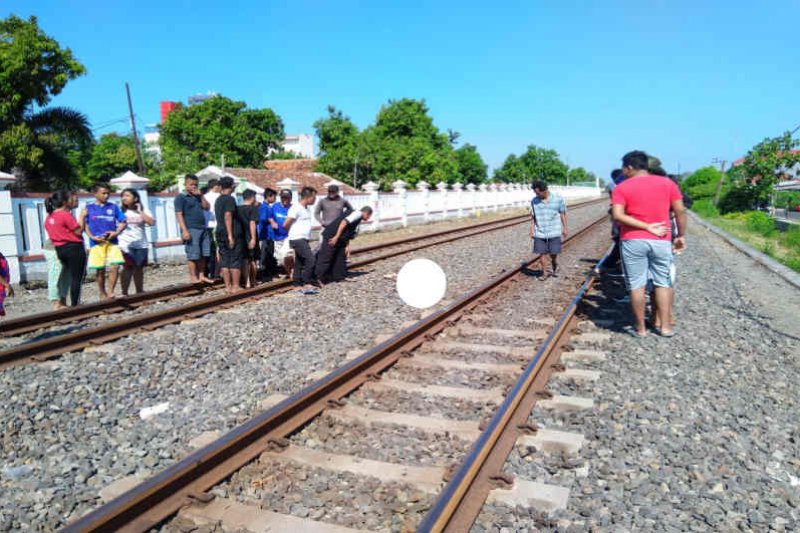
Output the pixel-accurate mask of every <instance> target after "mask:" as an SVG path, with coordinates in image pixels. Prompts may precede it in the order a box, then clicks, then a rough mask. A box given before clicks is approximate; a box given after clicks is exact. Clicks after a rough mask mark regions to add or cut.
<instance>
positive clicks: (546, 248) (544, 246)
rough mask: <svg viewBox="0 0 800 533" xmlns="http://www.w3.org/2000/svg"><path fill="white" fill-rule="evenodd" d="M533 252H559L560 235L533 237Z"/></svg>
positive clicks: (554, 253)
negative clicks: (546, 237) (545, 237)
mask: <svg viewBox="0 0 800 533" xmlns="http://www.w3.org/2000/svg"><path fill="white" fill-rule="evenodd" d="M533 253H535V254H550V255H556V254H560V253H561V237H550V238H549V239H543V238H541V237H534V238H533Z"/></svg>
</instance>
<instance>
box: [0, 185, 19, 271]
mask: <svg viewBox="0 0 800 533" xmlns="http://www.w3.org/2000/svg"><path fill="white" fill-rule="evenodd" d="M15 181H16V178H15V177H14V176H13V175H12V174H6V173H5V172H0V251H1V252H3V255H4V256H6V261H8V270H9V274H10V275H11V283H19V279H20V276H19V248H17V235H16V232H15V231H14V209H13V207H12V206H11V191H8V190H6V186H7V185H13V184H14V182H15Z"/></svg>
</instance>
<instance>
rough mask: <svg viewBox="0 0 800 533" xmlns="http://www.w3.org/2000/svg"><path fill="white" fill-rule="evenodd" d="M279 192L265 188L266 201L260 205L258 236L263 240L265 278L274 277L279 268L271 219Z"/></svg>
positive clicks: (262, 261)
mask: <svg viewBox="0 0 800 533" xmlns="http://www.w3.org/2000/svg"><path fill="white" fill-rule="evenodd" d="M276 196H277V193H276V192H275V191H274V190H272V189H266V190H264V201H263V202H261V205H259V206H258V238H259V240H260V241H261V257H260V259H261V271H262V273H263V274H262V276H263V279H265V280H269V279H272V276H274V275H275V272H276V271H277V270H278V263H277V262H276V261H275V241H274V240H272V239H273V237H272V232H271V231H270V230H271V229H272V226H271V225H270V221H269V219H270V218H272V206H273V205H274V204H275V197H276Z"/></svg>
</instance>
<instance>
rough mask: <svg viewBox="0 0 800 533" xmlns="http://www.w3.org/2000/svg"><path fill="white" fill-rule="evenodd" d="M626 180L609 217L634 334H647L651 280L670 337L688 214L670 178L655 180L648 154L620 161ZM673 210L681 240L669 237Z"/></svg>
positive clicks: (614, 197) (614, 195)
mask: <svg viewBox="0 0 800 533" xmlns="http://www.w3.org/2000/svg"><path fill="white" fill-rule="evenodd" d="M622 172H623V174H624V175H625V181H623V182H622V183H621V184H619V185H618V186H617V187H616V188H615V189H614V191H613V192H612V193H611V204H612V205H611V216H612V217H613V218H614V220H615V221H616V222H617V223H619V225H620V244H621V251H622V261H623V263H624V265H625V282H626V285H627V287H628V290H629V291H630V296H631V307H632V308H633V314H634V317H635V319H636V324H635V328H634V329H632V330H631V334H632V335H634V336H636V337H644V336H646V335H647V329H646V328H645V323H644V308H645V286H646V285H647V280H648V278H649V279H651V280H652V282H653V286H654V287H655V291H654V292H655V299H656V303H657V307H658V314H659V318H660V323H661V329H660V330H659V331H658V333H659V334H660V335H662V336H664V337H672V336H673V335H674V332H673V330H672V326H671V325H670V322H669V316H670V313H671V312H672V279H671V278H670V267H671V266H672V252H673V246H674V251H682V250H684V249H685V248H686V237H685V234H686V212H685V209H684V206H683V196H682V195H681V192H680V190H679V189H678V186H677V185H675V183H673V182H672V180H670V179H669V178H665V177H663V176H653V175H651V174H650V173H649V172H648V170H647V154H646V153H644V152H641V151H638V150H636V151H633V152H629V153H627V154H625V156H624V157H623V158H622ZM670 211H672V212H673V213H674V214H675V219H676V222H677V224H678V235H677V236H676V237H675V239H674V243H673V240H672V235H671V229H670V228H671V223H670Z"/></svg>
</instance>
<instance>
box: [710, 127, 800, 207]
mask: <svg viewBox="0 0 800 533" xmlns="http://www.w3.org/2000/svg"><path fill="white" fill-rule="evenodd" d="M798 147H800V140H797V139H794V138H792V135H791V134H790V133H789V132H786V133H784V134H783V135H780V136H778V137H774V138H767V139H764V140H763V141H762V142H760V143H758V144H757V145H755V146H754V147H753V148H751V149H750V151H749V152H747V155H746V156H745V157H744V160H743V161H742V163H741V164H740V165H737V166H735V167H733V168H732V169H731V170H730V171H729V172H728V173H727V174H728V176H729V177H730V178H731V182H732V183H731V187H730V189H729V190H728V191H727V192H726V193H725V195H724V196H723V198H722V199H721V200H720V206H719V207H720V211H722V212H723V213H727V212H731V211H745V210H748V209H758V208H761V207H764V206H766V205H768V203H769V197H770V195H771V194H772V191H773V188H774V186H775V184H776V183H777V182H778V180H779V179H780V176H781V174H783V173H784V172H786V171H787V170H788V169H790V168H792V167H794V166H795V165H797V164H798V163H800V151H798Z"/></svg>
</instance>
